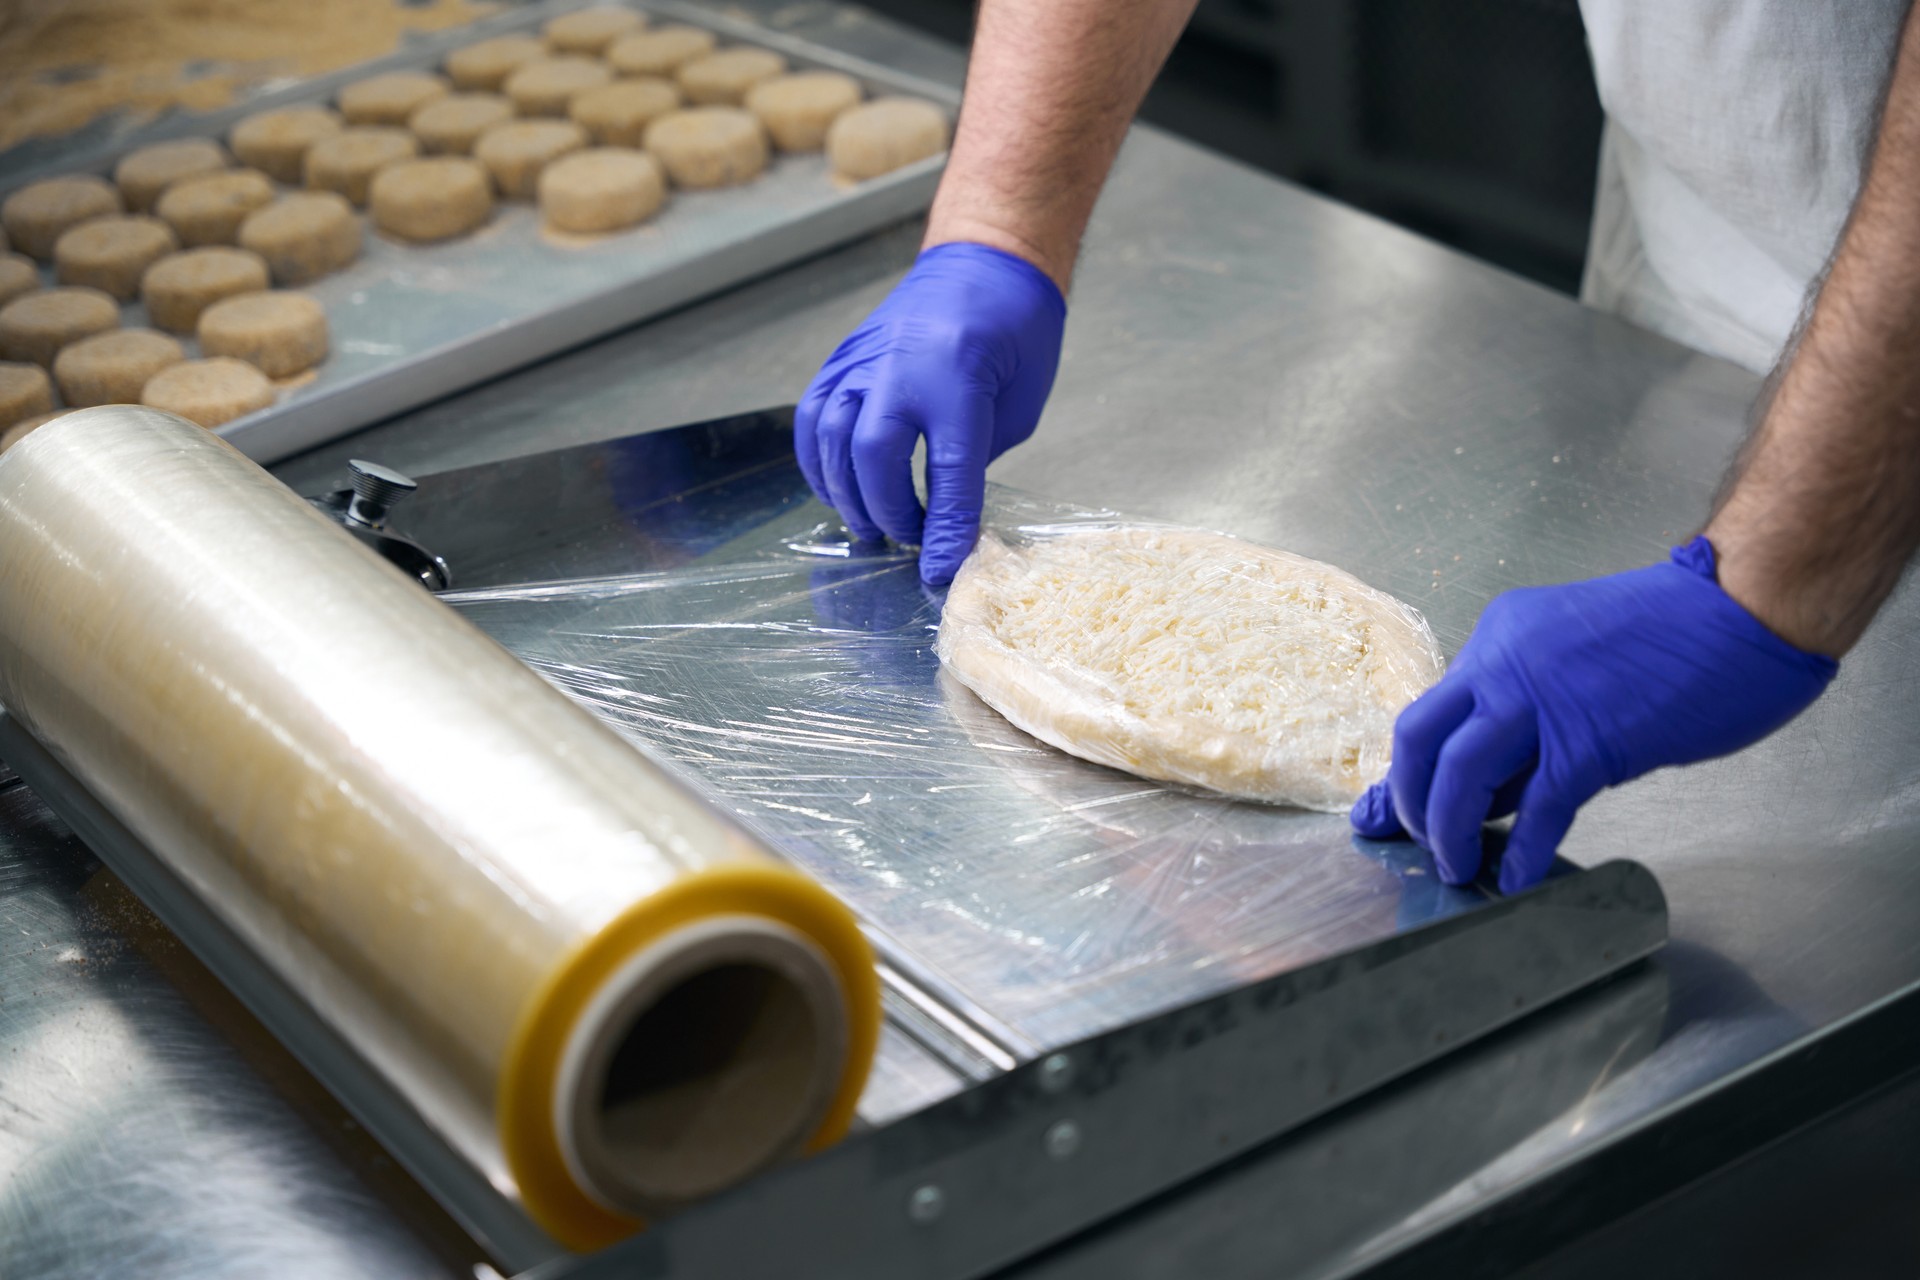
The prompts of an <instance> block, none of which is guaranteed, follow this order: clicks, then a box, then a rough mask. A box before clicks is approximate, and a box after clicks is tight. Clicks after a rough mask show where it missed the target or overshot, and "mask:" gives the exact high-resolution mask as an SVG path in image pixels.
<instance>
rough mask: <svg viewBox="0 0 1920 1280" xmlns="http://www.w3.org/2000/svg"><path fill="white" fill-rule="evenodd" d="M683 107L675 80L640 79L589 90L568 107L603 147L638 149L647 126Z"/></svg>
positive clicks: (616, 82) (656, 77) (575, 120)
mask: <svg viewBox="0 0 1920 1280" xmlns="http://www.w3.org/2000/svg"><path fill="white" fill-rule="evenodd" d="M679 105H680V89H679V87H678V86H676V85H675V84H674V83H673V81H671V80H663V79H661V78H660V77H659V76H638V77H636V78H634V79H632V80H615V81H614V82H613V83H612V84H603V85H601V86H600V87H599V88H598V89H589V90H587V91H586V92H585V93H583V94H580V95H579V96H578V97H576V98H575V99H574V100H573V101H572V103H570V104H569V105H568V107H567V115H568V116H570V117H571V118H572V120H573V122H574V123H575V124H577V125H579V126H580V127H581V128H582V129H585V130H586V131H587V136H588V137H589V138H591V139H593V141H595V142H597V143H599V144H600V145H601V146H603V147H637V146H639V145H640V140H641V139H642V138H644V137H645V136H646V132H647V126H648V125H650V124H652V123H653V122H654V121H655V120H658V119H659V118H660V117H661V116H663V115H665V114H667V112H669V111H673V110H675V109H677V108H678V107H679Z"/></svg>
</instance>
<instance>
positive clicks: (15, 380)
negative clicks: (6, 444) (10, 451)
mask: <svg viewBox="0 0 1920 1280" xmlns="http://www.w3.org/2000/svg"><path fill="white" fill-rule="evenodd" d="M52 410H53V380H52V379H51V378H49V377H47V371H46V370H45V369H42V368H41V367H40V366H39V365H37V364H24V363H21V362H19V361H13V360H8V361H4V362H0V427H10V426H12V425H13V424H14V423H16V422H20V421H22V420H24V419H27V418H34V417H38V416H39V415H41V414H43V413H50V412H52Z"/></svg>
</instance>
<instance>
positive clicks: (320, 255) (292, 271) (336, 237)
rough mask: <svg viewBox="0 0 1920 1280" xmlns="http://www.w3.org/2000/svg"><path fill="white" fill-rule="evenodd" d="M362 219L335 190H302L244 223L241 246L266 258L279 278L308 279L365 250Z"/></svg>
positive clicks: (278, 281) (286, 280)
mask: <svg viewBox="0 0 1920 1280" xmlns="http://www.w3.org/2000/svg"><path fill="white" fill-rule="evenodd" d="M360 242H361V231H360V219H359V218H358V217H356V216H355V215H354V212H353V206H352V205H350V204H348V203H347V198H346V197H345V196H343V195H340V194H339V193H338V192H334V191H296V192H294V193H293V194H291V195H284V196H281V197H280V198H279V199H278V200H275V201H274V202H273V203H272V204H270V205H268V206H267V207H266V208H264V209H258V210H255V211H254V212H253V213H251V214H248V215H247V220H246V221H245V222H243V223H241V224H240V247H241V248H242V249H248V250H251V251H252V252H254V253H257V254H259V255H260V256H261V257H262V258H264V259H266V263H267V270H268V272H269V273H271V274H272V276H273V282H274V283H275V284H280V285H291V284H305V283H307V282H308V281H309V280H318V279H319V278H320V277H321V276H324V275H327V274H328V273H330V272H334V271H338V270H340V269H341V268H342V267H345V266H347V265H349V264H350V263H352V262H353V260H354V259H355V258H358V257H359V256H360Z"/></svg>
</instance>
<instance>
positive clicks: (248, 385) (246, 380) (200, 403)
mask: <svg viewBox="0 0 1920 1280" xmlns="http://www.w3.org/2000/svg"><path fill="white" fill-rule="evenodd" d="M140 403H141V404H144V405H147V406H148V407H149V408H154V409H165V410H166V411H167V412H168V413H177V414H179V415H180V416H181V417H183V418H185V419H186V420H187V421H189V422H197V423H199V424H200V425H201V426H203V427H217V426H220V425H221V424H222V423H227V422H232V421H233V420H234V419H235V418H243V417H245V416H246V415H247V414H249V413H257V412H259V411H260V410H262V409H264V408H266V407H267V406H269V405H271V404H272V403H273V384H272V383H271V382H268V381H267V375H266V374H264V373H262V372H260V371H259V370H258V369H256V368H254V367H253V366H252V365H250V364H248V363H247V362H246V361H244V360H235V359H234V358H233V357H231V356H215V357H214V358H213V359H211V360H183V361H181V362H180V363H179V364H175V365H169V366H167V367H166V368H164V369H162V370H161V371H160V372H158V373H156V374H154V375H153V377H151V378H149V379H148V380H147V385H146V387H145V388H144V389H143V390H142V391H141V392H140Z"/></svg>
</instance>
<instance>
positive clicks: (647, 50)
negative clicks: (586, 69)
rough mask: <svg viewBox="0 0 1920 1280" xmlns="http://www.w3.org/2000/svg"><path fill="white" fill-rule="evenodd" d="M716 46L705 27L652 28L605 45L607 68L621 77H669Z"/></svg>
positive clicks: (711, 33)
mask: <svg viewBox="0 0 1920 1280" xmlns="http://www.w3.org/2000/svg"><path fill="white" fill-rule="evenodd" d="M718 43H719V42H718V41H717V40H715V39H714V38H713V32H711V31H708V30H707V29H706V28H705V27H688V26H679V25H676V26H668V27H655V28H654V29H653V30H651V31H642V32H639V33H637V34H635V35H630V36H621V37H620V38H619V39H618V40H615V41H614V42H613V43H612V44H610V45H608V46H607V65H608V66H611V67H612V68H613V69H614V70H615V71H617V72H619V73H620V74H621V75H623V76H670V75H672V74H673V73H674V72H676V71H678V70H679V69H680V68H681V66H682V65H683V64H685V63H688V62H692V61H693V60H694V59H695V58H704V57H706V56H707V55H708V54H710V53H712V52H713V50H714V46H715V45H717V44H718Z"/></svg>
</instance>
